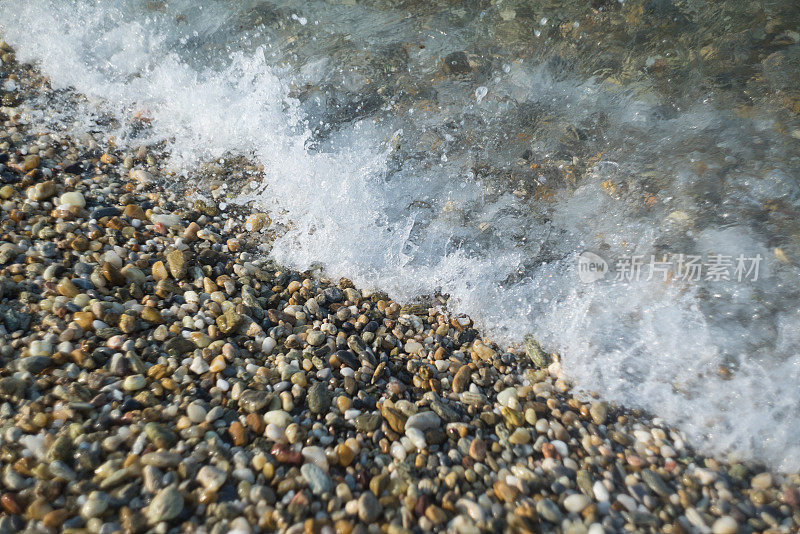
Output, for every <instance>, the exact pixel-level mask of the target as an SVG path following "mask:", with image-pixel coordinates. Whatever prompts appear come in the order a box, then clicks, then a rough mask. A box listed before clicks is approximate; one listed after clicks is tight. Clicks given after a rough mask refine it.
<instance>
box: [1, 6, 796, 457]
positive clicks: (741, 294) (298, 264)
mask: <svg viewBox="0 0 800 534" xmlns="http://www.w3.org/2000/svg"><path fill="white" fill-rule="evenodd" d="M528 5H529V4H526V3H524V2H523V3H520V5H518V6H517V7H516V8H515V9H511V10H509V9H507V8H503V9H500V8H495V7H492V8H491V9H486V10H479V9H476V10H472V9H470V8H465V7H458V8H454V7H452V6H449V5H448V4H445V5H441V6H440V5H437V4H426V5H425V6H417V5H410V6H405V7H404V8H403V9H406V10H407V11H403V10H402V9H400V8H396V7H390V6H388V5H382V4H380V3H375V4H370V5H366V4H358V5H345V4H344V3H342V4H336V3H331V2H328V3H325V2H312V3H296V2H275V3H268V2H224V1H213V2H212V1H207V2H199V3H198V2H188V1H182V2H164V3H158V2H104V1H89V0H75V1H73V2H48V1H46V0H29V1H28V2H25V3H22V4H21V5H20V4H15V5H11V4H10V3H7V2H6V3H0V20H2V21H3V22H2V27H1V28H0V31H2V36H3V37H4V38H5V39H6V40H7V41H8V42H9V43H11V44H12V45H13V46H15V47H16V51H17V56H18V59H20V60H23V61H30V62H35V63H36V64H37V65H38V67H39V69H40V70H41V71H42V72H43V73H44V74H45V75H46V76H47V77H48V78H49V79H50V81H51V84H52V86H53V87H54V88H56V89H68V90H69V91H73V92H76V93H79V94H82V95H85V96H86V97H87V98H88V102H87V103H86V105H85V107H84V108H80V109H79V108H77V107H76V108H75V109H72V110H71V111H67V112H65V113H62V114H59V115H57V116H56V115H54V117H56V118H57V120H58V121H59V122H61V123H62V124H68V125H69V127H70V128H71V129H73V130H74V131H79V130H81V129H82V128H83V129H92V128H97V127H98V126H97V124H96V123H94V122H92V121H91V120H89V119H91V118H92V117H93V116H95V115H96V114H99V113H110V114H112V115H114V116H115V117H116V118H117V119H118V121H119V124H118V126H116V127H114V128H113V129H112V128H111V127H107V129H108V131H107V133H108V135H114V136H115V137H116V138H118V139H119V140H120V141H119V142H121V143H128V144H130V145H131V146H136V145H138V144H142V143H153V142H160V141H162V140H167V141H168V149H169V152H170V155H171V156H170V157H171V160H170V161H171V165H172V167H173V168H174V169H175V170H176V171H177V172H178V173H179V174H187V173H189V172H191V171H192V170H194V169H196V168H197V166H198V164H200V163H201V162H206V161H210V160H215V159H218V158H221V157H224V156H226V155H229V154H241V155H245V156H247V157H249V158H252V159H254V160H256V161H258V162H259V163H260V164H261V165H263V167H264V178H263V183H259V184H257V186H258V187H257V188H256V189H255V190H256V191H257V193H253V192H252V190H248V191H244V192H243V193H242V197H243V199H244V200H248V201H253V202H255V203H256V204H257V205H258V206H259V207H260V208H263V209H267V210H269V211H270V213H272V214H273V215H274V217H275V218H276V220H277V222H278V223H282V224H285V225H286V226H287V228H288V230H287V231H286V232H285V233H284V234H282V235H281V236H280V237H279V238H278V239H277V240H276V241H275V243H274V245H273V248H272V252H271V253H272V255H273V256H274V257H275V259H276V260H277V261H279V262H281V263H283V264H286V265H288V266H291V267H294V268H297V269H301V270H305V269H308V268H311V267H314V266H320V267H322V268H324V269H325V271H326V272H327V273H328V274H329V275H330V276H333V277H337V276H347V277H348V278H350V279H352V280H353V281H354V282H356V283H357V284H359V285H360V286H362V287H365V288H373V289H381V290H385V291H387V292H389V294H390V295H392V296H393V297H396V298H399V299H413V298H415V297H418V296H420V295H425V294H432V293H434V292H438V293H441V294H446V295H448V296H449V304H448V305H449V306H450V308H451V309H452V310H453V311H455V312H463V313H467V314H469V315H470V316H471V317H472V318H473V320H475V322H476V323H477V324H478V325H480V326H481V327H482V328H483V329H484V330H485V331H486V332H488V333H489V334H490V335H491V336H493V337H494V339H495V340H496V341H498V342H501V343H518V342H520V341H521V340H522V338H523V336H525V335H526V334H532V335H533V336H535V337H536V339H538V340H539V341H540V342H541V343H542V344H543V345H544V346H545V347H547V348H550V349H552V350H556V351H558V352H559V353H561V354H562V362H563V368H564V372H565V373H566V374H567V375H568V376H569V377H570V378H571V379H573V380H574V381H575V383H576V384H577V385H578V386H579V387H581V388H584V389H587V390H593V391H597V392H599V393H600V394H601V395H602V396H603V397H605V398H608V399H610V400H614V401H619V402H623V403H626V404H629V405H632V406H638V407H642V408H645V409H648V410H651V411H653V412H655V413H656V414H658V415H660V416H662V417H665V418H666V419H668V420H670V421H672V422H673V423H676V424H678V425H679V426H680V427H681V428H682V429H683V430H684V431H685V432H686V433H687V434H688V435H689V437H690V438H691V439H692V440H693V441H694V442H695V443H696V444H698V445H700V446H703V447H705V448H706V450H708V451H711V452H715V453H719V454H730V455H732V456H734V457H738V458H743V459H755V460H759V461H763V462H767V463H768V464H770V465H772V466H773V467H775V468H777V469H782V470H787V471H793V470H797V469H798V468H800V401H798V397H797V394H796V392H797V387H798V385H800V359H799V358H798V348H800V328H798V326H797V325H798V320H799V319H800V311H799V310H800V308H798V303H800V295H798V287H797V283H796V281H797V275H798V270H797V268H796V267H795V265H796V264H797V259H798V256H797V252H798V245H800V242H799V241H798V238H799V236H800V227H798V223H797V221H798V220H800V219H798V218H797V210H798V207H800V188H799V187H798V176H799V175H800V174H799V173H798V169H799V168H800V162H799V161H798V157H797V156H796V154H797V153H798V151H797V149H798V144H800V143H799V142H798V139H797V138H796V137H800V136H793V134H792V133H791V132H800V130H797V129H796V128H797V118H796V117H795V116H793V115H791V114H790V113H788V112H786V111H785V110H783V111H782V110H776V109H775V108H774V106H770V105H769V102H760V101H759V102H751V103H750V106H751V108H752V109H754V110H755V112H753V113H743V112H742V110H741V106H740V105H739V103H737V102H736V101H735V98H734V96H735V95H734V96H731V95H732V94H733V93H732V91H733V90H732V89H731V90H728V89H726V88H724V87H723V88H721V89H714V90H710V89H709V90H708V91H705V92H704V93H703V94H702V96H699V95H698V94H697V93H698V91H700V92H702V91H703V90H701V89H698V87H699V86H700V85H702V84H694V85H692V84H687V85H686V87H684V88H683V91H682V92H681V87H675V86H674V84H673V85H671V86H670V87H668V88H663V87H659V86H658V83H656V82H657V80H655V77H656V76H657V73H658V71H657V68H669V65H670V63H669V62H668V61H667V59H665V58H664V57H662V56H659V55H658V54H651V53H650V52H649V51H646V50H645V51H644V52H643V54H644V55H646V56H647V58H646V59H643V60H642V63H643V64H644V65H645V67H644V68H646V69H650V70H649V71H648V72H655V73H656V74H653V78H648V77H647V76H645V77H644V78H639V79H633V80H627V81H625V80H623V82H620V80H619V79H618V78H617V74H616V72H617V71H614V72H612V74H608V72H607V71H608V70H609V69H611V70H612V71H613V68H611V67H608V68H606V70H603V69H598V68H597V67H598V65H596V64H595V63H596V61H599V60H596V58H594V57H589V58H587V57H580V56H578V57H576V58H570V57H568V56H565V55H563V54H560V53H559V54H554V53H552V50H549V49H550V48H551V47H552V46H554V45H553V44H552V43H553V42H556V43H560V42H561V41H554V40H555V39H556V37H555V35H556V34H555V33H554V32H555V31H556V29H557V28H560V27H559V26H557V25H555V23H554V22H553V15H552V14H550V15H548V16H542V13H541V12H540V11H537V10H538V8H536V9H534V8H530V9H529V10H528V11H526V10H525V9H528V8H527V7H526V6H528ZM530 5H535V4H530ZM665 5H666V4H665ZM669 5H671V4H669ZM609 9H611V8H609ZM619 9H623V8H619ZM600 12H601V14H602V9H601V10H600ZM653 16H656V15H653ZM665 16H666V15H665ZM669 16H670V17H673V18H674V17H675V16H676V15H675V14H670V15H669ZM523 17H528V18H530V19H531V20H532V21H535V25H529V24H528V23H527V22H524V20H523ZM562 18H563V17H562ZM667 18H668V17H667ZM581 20H583V19H581ZM515 24H517V26H514V25H515ZM576 24H577V25H576ZM581 24H583V23H581ZM581 24H578V22H577V21H576V22H575V23H571V25H569V24H567V25H566V26H564V25H563V24H562V26H564V27H566V28H570V30H569V31H574V32H580V31H584V30H583V29H582V26H581ZM665 24H666V23H665ZM585 25H586V24H584V26H585ZM529 27H530V28H533V27H535V28H536V29H535V31H533V30H530V31H527V30H525V29H526V28H529ZM664 27H665V28H666V29H665V30H664V31H672V30H670V28H671V27H669V25H666V26H664ZM515 28H516V30H515ZM514 31H517V32H523V31H524V33H514ZM558 31H561V30H558ZM585 31H592V30H591V28H589V29H587V30H585ZM548 35H549V36H550V37H549V39H551V41H547V40H546V38H547V36H548ZM787 35H788V34H787ZM790 37H791V35H790ZM537 39H538V40H539V41H537ZM609 39H610V37H609ZM537 43H538V44H537ZM606 44H607V43H604V46H605V45H606ZM642 46H643V47H644V45H642ZM796 46H797V45H795V48H796ZM788 49H791V47H790V48H788ZM791 50H793V49H791ZM599 55H600V54H598V56H599ZM772 57H773V56H769V57H768V58H767V59H769V58H772ZM687 61H688V60H687ZM766 61H767V60H765V64H764V68H763V70H764V73H766V74H767V75H768V77H769V73H770V72H774V71H775V70H776V69H773V70H772V71H770V70H769V69H768V68H767V67H769V66H770V64H769V63H767V62H766ZM770 61H773V62H774V61H775V60H774V59H771V60H770ZM689 63H691V62H690V61H689ZM662 64H666V65H667V67H659V66H660V65H662ZM699 68H700V67H697V69H699ZM620 69H621V67H620ZM777 70H780V69H777ZM601 71H602V72H604V73H605V74H598V73H600V72H601ZM619 72H622V70H620V71H619ZM676 72H677V71H676ZM680 72H681V73H682V74H681V75H684V76H685V77H686V79H691V77H692V76H693V75H695V74H696V73H697V70H691V69H688V68H687V70H686V71H685V72H684V71H680ZM676 76H677V74H676ZM697 76H701V75H700V74H697ZM715 79H716V78H715ZM775 83H779V82H775ZM137 114H139V115H144V116H146V117H147V118H148V119H149V121H150V124H151V128H149V129H147V130H145V131H141V130H140V129H136V128H133V127H132V117H134V116H136V115H137ZM51 119H52V117H51ZM84 119H85V120H84ZM289 223H291V224H289ZM776 249H777V250H778V251H779V252H776ZM584 250H592V251H594V252H596V253H598V254H599V255H600V256H602V257H603V258H605V259H606V260H608V261H609V263H610V265H611V267H612V268H613V267H614V266H615V265H614V260H615V259H616V260H620V259H624V258H625V257H631V256H633V255H641V256H642V258H643V261H644V263H645V264H646V263H647V262H648V261H649V258H650V257H651V255H652V256H655V257H658V258H660V257H662V256H663V255H665V254H666V255H668V256H669V257H672V256H674V255H677V254H686V255H697V256H701V257H703V258H707V257H708V256H709V255H714V254H721V255H725V256H730V257H731V258H736V257H737V256H738V255H740V254H742V255H745V256H747V257H749V258H753V257H757V256H760V257H761V258H763V261H762V262H761V263H760V265H759V268H760V271H759V276H758V279H757V280H755V279H752V278H753V277H752V276H751V277H750V279H747V280H743V281H738V280H736V277H735V276H734V277H733V279H731V280H727V281H726V280H706V279H705V277H702V279H701V280H698V281H691V280H689V281H682V280H680V279H678V278H672V279H668V281H665V280H664V279H663V278H661V277H659V276H653V277H648V276H646V270H643V271H642V272H643V273H644V274H643V275H642V276H637V277H633V276H630V277H629V278H630V279H628V280H618V281H614V280H612V279H611V278H613V277H612V276H607V277H606V278H605V279H604V280H600V281H597V282H596V283H593V284H584V283H581V281H580V280H579V277H578V270H577V265H578V255H579V254H580V253H581V252H582V251H584ZM673 274H675V273H674V272H673ZM648 278H650V279H648Z"/></svg>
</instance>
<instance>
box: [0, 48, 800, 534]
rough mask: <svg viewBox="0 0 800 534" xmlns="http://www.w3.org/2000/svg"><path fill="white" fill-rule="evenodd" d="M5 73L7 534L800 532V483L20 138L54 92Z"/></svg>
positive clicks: (51, 146)
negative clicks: (289, 263) (27, 116)
mask: <svg viewBox="0 0 800 534" xmlns="http://www.w3.org/2000/svg"><path fill="white" fill-rule="evenodd" d="M2 54H3V55H2V60H3V64H4V65H5V66H6V69H7V70H6V71H5V73H4V74H5V76H7V77H8V79H12V80H14V82H15V84H16V85H18V86H19V87H20V89H19V90H18V91H16V92H14V93H13V94H12V93H10V92H9V93H4V95H3V98H2V108H0V111H1V112H2V115H1V116H0V120H2V128H0V182H2V185H0V199H1V200H0V202H2V214H1V215H0V298H1V299H2V300H0V477H1V478H0V534H5V533H16V532H27V533H43V534H45V533H51V532H69V533H84V532H85V533H93V534H94V533H102V534H110V533H116V532H126V533H128V532H131V533H139V532H155V533H168V532H198V533H199V532H203V533H205V532H208V533H215V534H216V533H228V532H235V533H237V534H245V533H255V532H272V531H281V532H291V533H311V532H314V533H337V534H349V533H351V532H352V533H367V532H370V533H372V532H374V533H378V532H388V533H401V532H428V531H441V532H460V533H472V532H531V533H533V532H567V533H574V534H579V533H591V534H599V533H602V532H609V533H611V532H665V533H694V532H697V533H713V534H734V533H751V532H775V533H778V532H781V533H784V532H785V533H790V532H797V531H798V528H800V508H799V507H800V494H799V493H798V485H800V476H798V475H796V474H780V473H777V472H771V471H769V470H767V469H766V468H764V467H763V466H759V465H758V464H756V463H752V462H748V463H736V462H732V461H727V460H724V459H717V458H712V457H707V456H703V455H701V454H698V453H697V452H696V451H695V450H694V449H693V448H692V446H691V443H688V442H687V441H685V439H684V437H683V436H682V434H681V433H680V432H679V431H678V430H676V429H674V428H671V427H670V426H668V425H666V424H665V423H664V422H663V421H661V420H659V419H658V418H655V417H652V416H650V415H648V414H646V413H640V412H637V411H635V410H629V409H626V408H624V407H621V406H616V405H613V404H609V403H607V402H604V401H603V400H602V399H600V398H592V396H591V395H588V394H586V393H584V392H579V391H573V389H572V388H571V385H570V384H569V383H568V382H566V381H564V380H563V379H562V378H560V361H559V360H560V359H559V356H558V355H557V354H548V353H546V352H545V351H544V350H542V349H541V347H540V346H539V345H538V344H537V343H536V342H535V341H533V340H529V342H528V343H527V344H526V345H525V346H520V347H510V348H509V347H502V346H497V345H495V344H493V343H492V342H491V340H489V339H487V338H485V337H484V336H483V335H482V333H481V332H480V331H479V330H477V329H476V328H474V327H473V324H472V321H471V320H470V319H469V318H468V317H463V316H450V315H447V314H446V313H444V312H442V311H441V310H442V306H440V305H439V304H440V303H437V302H435V301H433V300H432V301H431V302H428V303H425V304H420V303H405V302H395V301H392V300H391V299H390V298H389V297H388V296H386V295H384V294H381V293H378V292H370V291H364V290H361V289H359V288H358V287H354V286H353V284H352V283H350V282H349V281H348V280H345V279H341V280H328V279H326V278H324V277H323V276H321V275H319V273H313V274H311V273H301V272H294V271H292V270H289V269H284V268H282V267H281V266H279V265H276V264H275V263H274V262H273V261H271V260H270V258H269V255H268V253H266V252H265V250H264V247H263V244H264V242H266V241H268V239H269V238H268V231H269V223H270V219H269V215H268V214H267V213H261V212H252V211H248V210H247V209H246V207H243V208H239V209H238V210H234V209H227V210H225V209H222V208H221V207H220V205H219V204H220V203H221V202H222V200H221V197H217V196H214V191H216V190H217V189H219V192H220V194H221V193H222V189H220V185H219V184H215V183H214V182H213V180H212V181H209V182H208V183H205V182H202V181H200V180H201V179H200V178H198V183H200V184H202V186H203V187H207V188H208V189H209V190H210V191H211V192H212V195H211V196H212V198H214V199H218V198H220V200H219V202H217V201H215V200H196V199H193V198H192V197H191V195H190V194H189V192H188V191H185V190H184V188H182V187H177V186H176V184H175V183H174V182H173V181H171V180H170V177H169V176H168V175H167V174H165V173H164V172H163V170H162V167H161V158H162V154H161V153H160V151H159V147H157V146H142V147H139V148H137V149H135V150H129V149H124V150H120V149H117V148H115V146H114V144H113V140H109V139H107V138H104V137H102V136H100V135H98V136H96V137H95V136H92V135H86V136H81V137H73V136H70V135H68V134H63V133H58V132H52V131H48V129H47V128H45V127H44V125H42V124H37V122H35V121H34V122H26V121H25V120H22V117H23V116H24V114H23V113H22V110H23V109H24V108H25V106H28V108H29V109H30V107H31V106H34V105H38V106H42V105H43V104H42V102H45V101H46V98H41V97H42V95H46V94H47V91H49V89H48V87H47V83H46V80H44V79H42V78H41V77H39V75H38V74H37V73H36V72H35V71H33V70H31V68H30V66H24V65H17V64H14V57H13V50H11V49H10V47H8V46H7V45H3V52H2ZM9 66H11V67H9ZM33 96H38V97H39V98H35V99H34V98H33ZM38 111H39V112H40V113H47V109H46V108H43V109H38ZM195 185H197V184H195Z"/></svg>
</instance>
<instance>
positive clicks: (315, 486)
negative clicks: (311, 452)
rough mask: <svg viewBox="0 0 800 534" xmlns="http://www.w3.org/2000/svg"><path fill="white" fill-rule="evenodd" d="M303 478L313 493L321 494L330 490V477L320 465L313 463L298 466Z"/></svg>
mask: <svg viewBox="0 0 800 534" xmlns="http://www.w3.org/2000/svg"><path fill="white" fill-rule="evenodd" d="M300 473H302V475H303V478H304V479H305V480H306V482H308V487H309V488H311V491H312V492H313V493H314V495H322V494H324V493H328V492H330V491H331V479H330V477H328V474H327V473H325V471H323V470H322V469H321V468H320V467H318V466H317V465H315V464H311V463H307V464H303V466H302V467H301V468H300Z"/></svg>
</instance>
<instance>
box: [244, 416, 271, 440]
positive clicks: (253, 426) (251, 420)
mask: <svg viewBox="0 0 800 534" xmlns="http://www.w3.org/2000/svg"><path fill="white" fill-rule="evenodd" d="M244 421H245V423H247V426H248V427H250V430H252V431H253V433H255V435H256V436H261V435H262V434H264V430H266V428H267V423H265V422H264V418H263V417H262V416H261V415H260V414H257V413H250V414H247V417H245V420H244Z"/></svg>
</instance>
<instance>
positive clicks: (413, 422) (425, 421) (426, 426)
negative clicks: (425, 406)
mask: <svg viewBox="0 0 800 534" xmlns="http://www.w3.org/2000/svg"><path fill="white" fill-rule="evenodd" d="M441 424H442V420H441V419H440V418H439V416H438V415H436V413H434V412H430V411H426V412H420V413H416V414H414V415H412V416H411V417H409V418H408V419H406V423H405V430H406V431H408V429H409V428H415V429H418V430H421V431H423V432H424V431H426V430H430V429H432V428H438V427H439V426H441Z"/></svg>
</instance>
